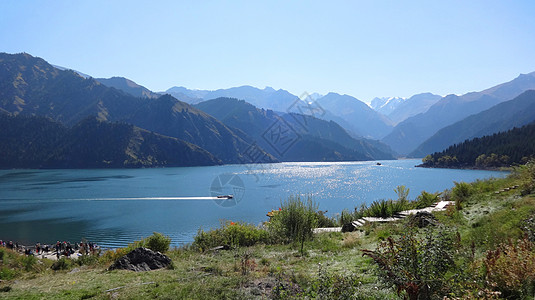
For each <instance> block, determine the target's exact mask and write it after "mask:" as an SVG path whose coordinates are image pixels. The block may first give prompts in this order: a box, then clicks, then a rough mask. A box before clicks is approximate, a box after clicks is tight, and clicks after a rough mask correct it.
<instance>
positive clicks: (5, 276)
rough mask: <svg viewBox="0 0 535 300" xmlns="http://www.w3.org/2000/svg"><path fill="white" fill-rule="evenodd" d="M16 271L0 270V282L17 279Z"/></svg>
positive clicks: (4, 268) (5, 268)
mask: <svg viewBox="0 0 535 300" xmlns="http://www.w3.org/2000/svg"><path fill="white" fill-rule="evenodd" d="M17 275H18V274H17V271H15V270H13V269H10V268H8V267H2V268H0V280H11V279H13V278H15V277H17Z"/></svg>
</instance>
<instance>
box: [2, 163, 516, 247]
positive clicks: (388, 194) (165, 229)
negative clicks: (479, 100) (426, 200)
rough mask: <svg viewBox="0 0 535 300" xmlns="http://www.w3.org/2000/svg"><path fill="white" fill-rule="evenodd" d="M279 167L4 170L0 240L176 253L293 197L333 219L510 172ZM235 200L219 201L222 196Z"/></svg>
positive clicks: (257, 218) (259, 218)
mask: <svg viewBox="0 0 535 300" xmlns="http://www.w3.org/2000/svg"><path fill="white" fill-rule="evenodd" d="M381 163H382V165H380V166H378V165H376V162H375V161H374V162H342V163H323V162H318V163H279V164H266V165H260V164H256V165H226V166H215V167H194V168H161V169H112V170H109V169H106V170H0V239H3V240H13V241H18V242H19V243H22V244H27V245H30V244H33V243H35V242H41V243H55V242H56V241H57V240H61V241H63V240H66V241H67V240H68V241H71V242H74V241H80V240H81V239H82V238H86V239H88V240H89V241H94V242H97V243H98V244H100V245H102V246H104V247H120V246H125V245H126V244H128V243H129V242H132V241H133V240H136V239H140V238H141V237H146V236H149V235H151V234H152V232H154V231H156V232H161V233H164V234H166V235H169V236H170V237H171V238H172V240H173V245H175V246H178V245H181V244H184V243H189V242H191V241H192V240H193V236H194V235H195V234H196V233H197V230H198V229H199V228H200V227H202V228H203V229H210V228H213V227H218V226H219V224H220V221H221V220H231V221H246V222H249V223H253V224H260V223H261V222H264V221H266V220H267V217H266V213H267V212H268V211H270V210H271V209H278V207H279V206H280V202H281V200H283V199H286V198H287V197H288V196H290V195H297V194H302V195H310V196H312V197H313V199H314V200H315V201H316V202H317V203H318V204H319V206H320V209H321V210H327V211H328V212H327V215H329V216H331V215H333V214H335V213H339V212H341V211H342V210H343V209H344V208H347V209H350V210H352V209H353V208H354V207H355V206H359V205H360V204H361V203H371V202H372V201H374V200H378V199H383V198H385V199H387V198H395V197H396V195H395V193H394V191H393V190H394V188H395V187H396V186H398V185H405V186H407V187H409V188H410V194H409V198H410V199H414V198H415V197H416V196H418V195H419V194H420V192H421V191H422V190H426V191H428V192H435V191H442V190H444V189H446V188H451V187H452V186H453V185H454V183H453V182H454V181H467V182H470V181H474V180H476V179H483V178H489V177H504V176H506V175H507V173H505V172H495V171H476V170H450V169H425V168H415V167H414V166H415V165H416V164H418V163H420V160H397V161H381ZM229 194H232V195H234V198H233V199H228V200H227V199H218V198H215V197H217V196H218V195H229Z"/></svg>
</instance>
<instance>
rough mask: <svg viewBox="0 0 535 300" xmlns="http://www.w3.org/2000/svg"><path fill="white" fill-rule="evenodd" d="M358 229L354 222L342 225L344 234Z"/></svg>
mask: <svg viewBox="0 0 535 300" xmlns="http://www.w3.org/2000/svg"><path fill="white" fill-rule="evenodd" d="M356 229H357V226H355V224H353V222H349V223H346V224H344V225H342V232H353V231H355V230H356Z"/></svg>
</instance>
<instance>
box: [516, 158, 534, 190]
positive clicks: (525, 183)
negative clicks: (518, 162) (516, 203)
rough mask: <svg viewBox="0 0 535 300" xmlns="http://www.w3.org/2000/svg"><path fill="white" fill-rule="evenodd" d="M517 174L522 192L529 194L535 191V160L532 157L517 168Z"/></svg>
mask: <svg viewBox="0 0 535 300" xmlns="http://www.w3.org/2000/svg"><path fill="white" fill-rule="evenodd" d="M515 173H516V175H517V176H518V177H519V178H520V182H521V183H520V193H521V194H522V195H529V194H531V193H533V192H534V191H535V160H533V159H531V160H530V161H529V162H528V163H526V164H525V165H523V166H519V167H517V168H515Z"/></svg>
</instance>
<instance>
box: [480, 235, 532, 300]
mask: <svg viewBox="0 0 535 300" xmlns="http://www.w3.org/2000/svg"><path fill="white" fill-rule="evenodd" d="M484 265H485V268H486V280H487V282H488V283H489V285H490V286H491V287H494V288H495V289H497V290H498V291H500V292H501V293H502V296H504V297H505V298H508V299H513V298H514V299H525V298H527V297H531V296H532V295H533V292H534V291H535V252H534V245H533V243H531V242H530V241H529V240H527V239H523V240H519V241H518V243H516V244H513V243H511V242H509V243H505V244H500V245H499V246H498V247H497V248H496V250H493V251H488V252H487V256H486V258H485V260H484Z"/></svg>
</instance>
